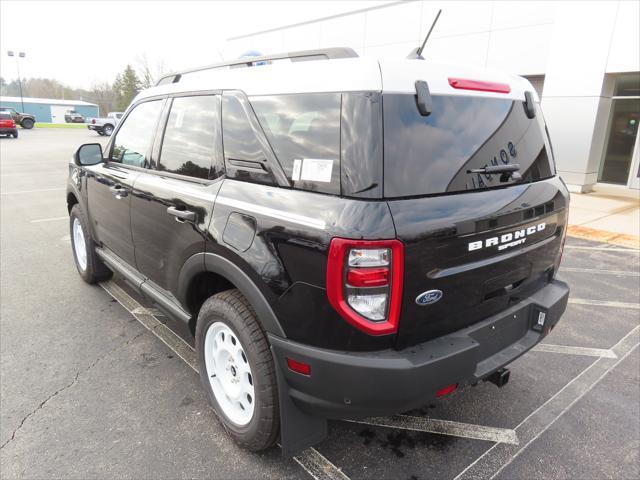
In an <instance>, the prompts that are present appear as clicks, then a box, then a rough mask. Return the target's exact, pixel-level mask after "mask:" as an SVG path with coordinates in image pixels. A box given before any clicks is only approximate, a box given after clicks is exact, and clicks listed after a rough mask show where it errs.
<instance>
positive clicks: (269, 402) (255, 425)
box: [196, 289, 280, 451]
mask: <svg viewBox="0 0 640 480" xmlns="http://www.w3.org/2000/svg"><path fill="white" fill-rule="evenodd" d="M196 350H197V354H198V366H199V370H200V379H201V381H202V385H203V386H204V388H205V390H206V392H207V397H208V399H209V403H210V404H211V405H212V407H213V409H214V410H215V412H216V414H217V416H218V418H219V419H220V421H221V423H222V425H223V426H224V428H225V429H226V430H227V432H229V434H230V435H231V436H232V437H233V439H234V440H235V441H236V443H238V444H239V445H241V446H243V447H245V448H247V449H249V450H253V451H260V450H264V449H266V448H268V447H270V446H272V445H273V444H274V443H275V441H276V438H277V436H278V431H279V425H280V414H279V406H278V388H277V385H276V373H275V366H274V362H273V357H272V355H271V350H270V349H269V343H268V341H267V338H266V335H265V333H264V331H263V330H262V328H261V326H260V324H259V323H258V319H257V317H256V314H255V312H254V310H253V308H252V307H251V305H250V304H249V302H247V300H246V299H245V298H244V296H243V295H242V294H241V293H240V292H239V291H238V290H236V289H233V290H228V291H226V292H222V293H219V294H217V295H214V296H212V297H210V298H209V299H208V300H207V301H206V302H205V303H204V304H203V305H202V308H201V309H200V313H199V314H198V323H197V327H196Z"/></svg>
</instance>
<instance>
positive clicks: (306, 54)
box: [156, 47, 358, 86]
mask: <svg viewBox="0 0 640 480" xmlns="http://www.w3.org/2000/svg"><path fill="white" fill-rule="evenodd" d="M357 56H358V54H357V53H356V52H355V51H354V50H353V49H352V48H348V47H336V48H318V49H314V50H301V51H299V52H286V53H278V54H275V55H262V56H259V57H244V58H238V59H237V60H231V61H229V62H222V63H214V64H213V65H206V66H204V67H198V68H193V69H190V70H184V71H181V72H175V73H170V74H169V75H165V76H164V77H162V78H161V79H160V80H158V83H156V86H158V85H166V84H168V83H178V82H179V81H180V78H182V76H183V75H185V74H188V73H195V72H201V71H203V70H212V69H215V68H242V67H253V66H256V65H258V64H260V63H261V62H271V61H272V60H284V59H290V60H291V61H292V62H305V61H309V60H330V59H336V58H354V57H357Z"/></svg>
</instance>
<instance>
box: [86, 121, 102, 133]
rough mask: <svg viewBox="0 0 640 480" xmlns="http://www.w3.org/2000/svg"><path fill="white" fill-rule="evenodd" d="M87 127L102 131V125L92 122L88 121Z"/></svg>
mask: <svg viewBox="0 0 640 480" xmlns="http://www.w3.org/2000/svg"><path fill="white" fill-rule="evenodd" d="M87 128H88V129H89V130H95V131H102V125H93V124H92V123H90V124H89V125H87Z"/></svg>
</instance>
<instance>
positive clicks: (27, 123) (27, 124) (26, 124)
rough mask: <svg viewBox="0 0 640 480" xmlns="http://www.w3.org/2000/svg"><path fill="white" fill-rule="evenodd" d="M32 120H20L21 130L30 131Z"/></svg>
mask: <svg viewBox="0 0 640 480" xmlns="http://www.w3.org/2000/svg"><path fill="white" fill-rule="evenodd" d="M33 124H34V122H33V120H32V119H30V118H25V119H24V120H22V123H21V124H20V125H22V128H26V129H27V130H31V129H32V128H33Z"/></svg>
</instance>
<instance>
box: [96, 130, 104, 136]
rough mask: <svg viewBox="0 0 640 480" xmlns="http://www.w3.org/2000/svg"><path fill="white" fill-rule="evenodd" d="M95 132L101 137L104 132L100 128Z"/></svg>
mask: <svg viewBox="0 0 640 480" xmlns="http://www.w3.org/2000/svg"><path fill="white" fill-rule="evenodd" d="M96 132H97V133H98V135H100V136H101V137H104V132H103V131H102V130H96Z"/></svg>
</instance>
